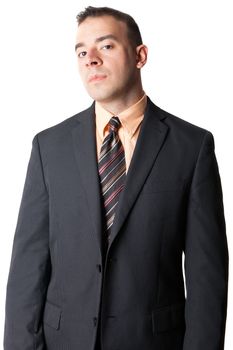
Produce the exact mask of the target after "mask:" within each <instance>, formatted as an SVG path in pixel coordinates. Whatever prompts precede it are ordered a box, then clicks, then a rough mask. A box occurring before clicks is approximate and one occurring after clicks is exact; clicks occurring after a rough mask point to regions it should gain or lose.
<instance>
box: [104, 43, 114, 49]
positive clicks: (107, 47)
mask: <svg viewBox="0 0 233 350" xmlns="http://www.w3.org/2000/svg"><path fill="white" fill-rule="evenodd" d="M112 47H113V46H112V45H110V44H108V45H104V46H103V47H102V49H104V50H109V49H112Z"/></svg>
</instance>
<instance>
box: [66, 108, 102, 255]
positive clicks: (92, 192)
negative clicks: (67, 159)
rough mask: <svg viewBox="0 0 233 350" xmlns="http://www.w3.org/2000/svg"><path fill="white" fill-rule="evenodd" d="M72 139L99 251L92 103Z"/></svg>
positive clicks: (97, 185)
mask: <svg viewBox="0 0 233 350" xmlns="http://www.w3.org/2000/svg"><path fill="white" fill-rule="evenodd" d="M72 138H73V146H74V153H75V159H76V161H77V165H78V171H79V173H80V177H81V180H82V184H83V187H84V190H85V193H86V197H87V201H88V207H89V212H90V220H91V221H92V224H93V230H94V232H95V235H96V237H97V239H98V240H99V248H100V249H101V232H102V214H101V211H102V209H101V208H102V207H101V192H100V183H99V174H98V163H97V149H96V127H95V108H94V103H93V104H92V105H91V107H90V108H88V109H87V110H85V111H83V112H82V113H80V114H79V115H78V118H77V124H76V125H75V127H74V128H73V129H72Z"/></svg>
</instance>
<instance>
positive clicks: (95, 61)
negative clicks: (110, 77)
mask: <svg viewBox="0 0 233 350" xmlns="http://www.w3.org/2000/svg"><path fill="white" fill-rule="evenodd" d="M86 57H87V60H86V66H87V67H91V66H100V65H101V64H102V60H101V58H100V57H98V56H97V55H95V54H88V55H87V56H86Z"/></svg>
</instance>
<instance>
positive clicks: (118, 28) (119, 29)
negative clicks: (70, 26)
mask: <svg viewBox="0 0 233 350" xmlns="http://www.w3.org/2000/svg"><path fill="white" fill-rule="evenodd" d="M109 34H113V35H114V36H116V37H117V38H118V39H124V38H126V36H127V25H126V24H125V23H124V22H122V21H119V20H116V19H115V18H114V17H112V16H101V17H88V18H87V19H85V20H84V22H82V23H81V24H80V25H79V26H78V29H77V34H76V41H78V42H79V41H82V42H85V41H86V40H88V41H94V40H95V38H97V37H100V36H105V35H109Z"/></svg>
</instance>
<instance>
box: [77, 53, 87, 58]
mask: <svg viewBox="0 0 233 350" xmlns="http://www.w3.org/2000/svg"><path fill="white" fill-rule="evenodd" d="M86 54H87V53H86V51H82V52H79V53H78V57H80V58H82V57H85V56H86Z"/></svg>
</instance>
